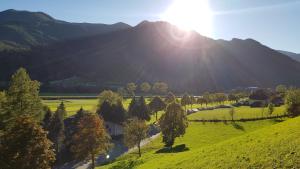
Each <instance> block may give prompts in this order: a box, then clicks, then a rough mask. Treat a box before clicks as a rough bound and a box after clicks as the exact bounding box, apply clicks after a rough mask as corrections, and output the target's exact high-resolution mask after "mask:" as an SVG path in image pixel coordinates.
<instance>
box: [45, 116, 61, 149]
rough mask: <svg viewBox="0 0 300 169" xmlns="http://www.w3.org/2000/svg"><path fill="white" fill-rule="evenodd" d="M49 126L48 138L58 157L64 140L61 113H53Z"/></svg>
mask: <svg viewBox="0 0 300 169" xmlns="http://www.w3.org/2000/svg"><path fill="white" fill-rule="evenodd" d="M50 126H51V127H50V128H49V133H48V137H49V139H50V140H51V141H52V142H53V143H54V148H55V151H56V154H57V155H58V154H59V153H60V149H61V147H62V144H63V141H64V139H65V135H64V130H65V125H64V119H63V116H62V111H56V112H55V113H54V115H53V118H52V120H51V124H50Z"/></svg>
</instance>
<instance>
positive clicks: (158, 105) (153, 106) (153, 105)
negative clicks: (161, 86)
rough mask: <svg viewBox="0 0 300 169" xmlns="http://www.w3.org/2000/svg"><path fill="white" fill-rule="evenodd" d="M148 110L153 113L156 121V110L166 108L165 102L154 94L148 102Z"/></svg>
mask: <svg viewBox="0 0 300 169" xmlns="http://www.w3.org/2000/svg"><path fill="white" fill-rule="evenodd" d="M148 106H149V108H150V110H151V111H152V112H154V113H155V119H156V121H157V112H158V111H162V110H164V109H165V108H166V103H165V102H164V101H163V100H162V99H161V98H160V97H159V96H155V97H154V98H153V99H152V100H151V102H150V103H149V104H148Z"/></svg>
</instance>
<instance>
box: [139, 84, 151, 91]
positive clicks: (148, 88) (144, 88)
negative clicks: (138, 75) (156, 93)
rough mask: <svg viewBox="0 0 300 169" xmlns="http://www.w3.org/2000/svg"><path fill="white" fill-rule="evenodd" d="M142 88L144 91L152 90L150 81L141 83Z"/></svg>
mask: <svg viewBox="0 0 300 169" xmlns="http://www.w3.org/2000/svg"><path fill="white" fill-rule="evenodd" d="M140 89H141V91H142V92H144V93H148V92H149V91H150V90H151V85H150V84H149V83H148V82H144V83H142V84H141V86H140Z"/></svg>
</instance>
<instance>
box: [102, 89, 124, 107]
mask: <svg viewBox="0 0 300 169" xmlns="http://www.w3.org/2000/svg"><path fill="white" fill-rule="evenodd" d="M98 99H99V100H98V109H100V107H101V105H102V103H103V102H104V101H107V102H109V103H110V104H117V103H118V102H120V101H121V102H122V100H123V98H122V96H121V95H120V94H119V93H115V92H113V91H111V90H104V91H103V92H101V93H100V94H99V96H98Z"/></svg>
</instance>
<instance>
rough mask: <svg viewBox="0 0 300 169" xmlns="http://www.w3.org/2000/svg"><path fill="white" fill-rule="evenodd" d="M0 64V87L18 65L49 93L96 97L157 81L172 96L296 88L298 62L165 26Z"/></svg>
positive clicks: (85, 40) (9, 57)
mask: <svg viewBox="0 0 300 169" xmlns="http://www.w3.org/2000/svg"><path fill="white" fill-rule="evenodd" d="M42 16H44V15H42ZM42 18H48V19H45V20H51V17H46V16H44V17H42ZM0 20H1V19H0ZM2 20H5V19H2ZM27 22H29V23H32V22H34V21H31V20H30V19H28V20H27ZM54 23H57V24H61V23H65V22H63V21H55V22H54ZM66 25H69V26H70V27H68V28H67V27H63V28H61V27H55V31H54V32H58V34H64V33H66V32H68V30H71V28H74V27H76V26H78V24H70V23H67V24H66ZM74 25H75V26H74ZM83 25H85V24H83ZM78 27H79V28H82V25H81V24H79V26H78ZM38 28H41V27H37V29H38ZM48 28H49V29H47V30H49V31H48V32H47V31H45V32H44V34H46V35H47V36H46V35H45V36H46V37H51V36H48V34H47V33H49V32H51V30H52V27H51V28H50V27H48ZM53 29H54V28H53ZM80 30H81V29H80ZM70 32H71V31H70ZM83 35H84V33H83V34H82V36H83ZM89 35H90V34H89ZM70 36H71V35H68V36H67V35H66V37H70ZM66 37H65V38H63V39H67V38H66ZM20 44H22V43H20ZM0 59H1V62H0V80H2V81H7V80H8V79H9V77H10V75H11V74H12V73H13V72H14V71H15V70H16V69H17V68H18V67H20V66H23V67H25V68H27V69H28V70H29V72H30V74H31V76H32V77H33V78H34V79H37V80H40V81H42V82H44V84H46V85H48V86H50V87H51V86H55V85H60V88H61V89H64V90H65V89H67V88H76V89H77V91H78V88H83V90H88V91H90V90H89V89H91V88H93V89H92V90H93V91H94V90H95V91H99V88H108V87H109V88H113V87H120V86H124V85H125V84H126V83H128V82H136V83H141V82H144V81H148V82H151V83H153V82H156V81H163V82H167V83H168V84H169V86H170V88H171V90H174V91H180V92H183V91H188V92H193V93H199V92H203V91H206V90H211V91H212V90H214V91H215V90H224V89H233V88H237V87H249V86H260V87H274V86H276V85H278V84H286V85H297V86H299V85H300V74H299V72H300V63H299V62H297V61H295V60H293V59H291V58H289V57H287V56H286V55H284V54H282V53H279V52H278V51H276V50H273V49H271V48H269V47H267V46H264V45H262V44H260V43H259V42H257V41H255V40H253V39H246V40H241V39H232V40H231V41H224V40H213V39H210V38H207V37H204V36H201V35H200V34H198V33H196V32H186V31H183V30H181V29H179V28H177V27H176V26H174V25H171V24H169V23H167V22H147V21H144V22H142V23H140V24H139V25H137V26H135V27H131V28H126V29H121V30H118V31H108V32H106V33H105V34H103V33H102V34H98V35H93V36H86V37H81V38H77V39H72V40H66V41H60V42H58V43H54V44H51V45H48V46H42V47H34V48H33V49H32V50H30V51H19V52H16V51H11V52H2V53H1V54H0ZM65 91H66V90H65Z"/></svg>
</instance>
